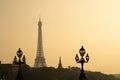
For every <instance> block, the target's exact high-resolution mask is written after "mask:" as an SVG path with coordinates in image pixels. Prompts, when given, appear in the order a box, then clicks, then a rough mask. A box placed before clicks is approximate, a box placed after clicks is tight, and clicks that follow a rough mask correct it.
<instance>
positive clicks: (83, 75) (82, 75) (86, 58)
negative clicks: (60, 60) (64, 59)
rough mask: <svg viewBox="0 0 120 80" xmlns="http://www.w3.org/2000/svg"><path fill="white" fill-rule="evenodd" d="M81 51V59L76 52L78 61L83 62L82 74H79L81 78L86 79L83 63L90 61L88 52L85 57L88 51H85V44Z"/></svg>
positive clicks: (81, 79)
mask: <svg viewBox="0 0 120 80" xmlns="http://www.w3.org/2000/svg"><path fill="white" fill-rule="evenodd" d="M79 53H80V56H81V59H79V57H78V54H76V56H75V60H76V62H77V63H81V73H80V76H79V80H86V76H85V73H84V68H83V65H84V63H88V61H89V55H88V53H87V54H86V57H85V58H84V55H85V53H86V51H85V49H84V47H83V46H82V47H81V48H80V50H79Z"/></svg>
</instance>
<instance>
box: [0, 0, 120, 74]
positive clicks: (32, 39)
mask: <svg viewBox="0 0 120 80" xmlns="http://www.w3.org/2000/svg"><path fill="white" fill-rule="evenodd" d="M119 3H120V1H119V0H114V1H113V0H74V1H73V0H25V1H24V0H21V1H17V0H0V37H1V38H0V39H1V40H0V60H1V61H2V63H12V61H13V58H14V56H15V55H16V52H17V50H18V49H19V48H21V50H22V51H23V54H24V55H25V56H26V59H27V60H26V63H27V64H28V65H30V66H31V67H33V66H34V59H35V56H36V49H37V33H38V32H37V27H38V25H37V24H38V20H39V17H41V21H42V33H43V47H44V53H45V54H44V55H45V58H46V63H47V66H53V67H57V66H58V58H59V56H61V57H62V66H63V67H68V66H77V67H80V64H77V63H76V61H75V55H76V53H79V49H80V48H81V46H84V48H85V49H86V52H87V53H88V54H89V56H90V61H89V63H88V64H85V70H91V71H100V72H103V73H107V74H112V73H115V74H119V73H120V70H119V67H120V64H119V61H120V59H119V56H120V54H119V52H120V15H119V14H120V5H119Z"/></svg>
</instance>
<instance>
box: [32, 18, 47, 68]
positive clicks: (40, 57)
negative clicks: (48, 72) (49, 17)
mask: <svg viewBox="0 0 120 80" xmlns="http://www.w3.org/2000/svg"><path fill="white" fill-rule="evenodd" d="M34 67H35V68H39V67H46V62H45V58H44V52H43V45H42V22H41V20H40V19H39V22H38V44H37V54H36V58H35V63H34Z"/></svg>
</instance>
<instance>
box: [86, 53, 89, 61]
mask: <svg viewBox="0 0 120 80" xmlns="http://www.w3.org/2000/svg"><path fill="white" fill-rule="evenodd" d="M86 60H87V62H88V61H89V55H88V54H87V55H86Z"/></svg>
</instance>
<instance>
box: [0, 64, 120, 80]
mask: <svg viewBox="0 0 120 80" xmlns="http://www.w3.org/2000/svg"><path fill="white" fill-rule="evenodd" d="M17 70H18V66H16V65H13V64H0V75H4V77H5V79H6V80H15V78H16V74H17ZM22 74H23V80H79V79H78V77H79V74H80V69H79V68H77V67H71V68H59V69H56V68H53V67H44V68H31V67H29V66H28V65H23V66H22ZM85 74H86V77H87V79H86V80H120V79H119V78H115V77H114V76H112V75H106V74H103V73H100V72H91V71H85Z"/></svg>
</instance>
